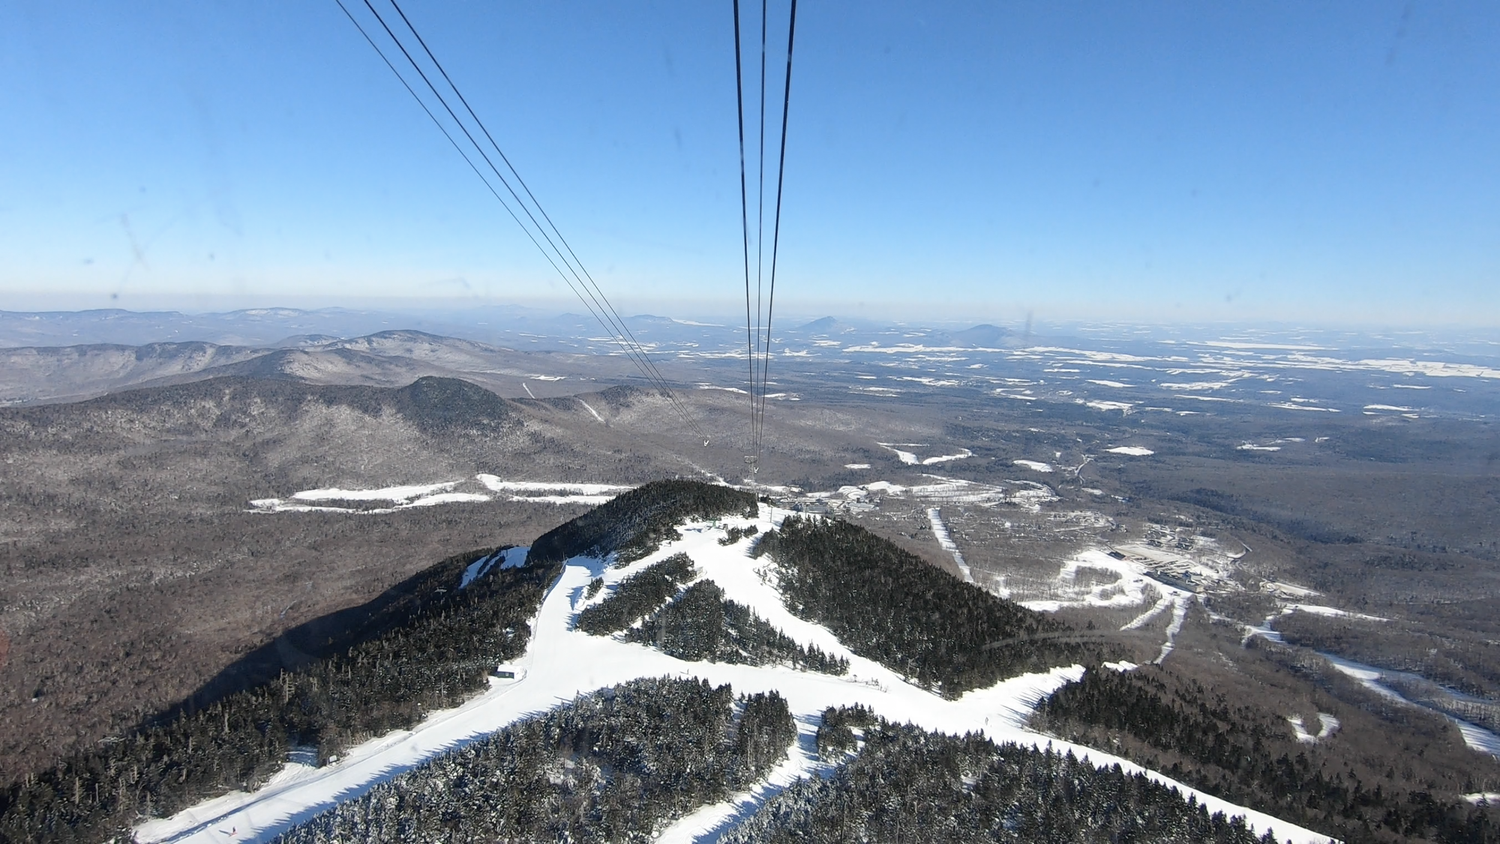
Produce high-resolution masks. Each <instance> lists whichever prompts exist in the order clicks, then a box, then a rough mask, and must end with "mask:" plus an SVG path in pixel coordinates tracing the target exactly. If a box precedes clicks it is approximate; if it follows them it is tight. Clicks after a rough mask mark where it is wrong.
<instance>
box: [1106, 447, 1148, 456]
mask: <svg viewBox="0 0 1500 844" xmlns="http://www.w3.org/2000/svg"><path fill="white" fill-rule="evenodd" d="M1105 451H1107V452H1109V453H1110V454H1127V455H1129V456H1131V457H1150V456H1151V455H1153V454H1155V453H1156V452H1154V451H1152V450H1151V449H1149V448H1142V447H1140V446H1138V445H1117V446H1115V447H1114V448H1106V449H1105Z"/></svg>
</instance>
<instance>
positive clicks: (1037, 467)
mask: <svg viewBox="0 0 1500 844" xmlns="http://www.w3.org/2000/svg"><path fill="white" fill-rule="evenodd" d="M1011 463H1012V464H1014V465H1016V466H1020V467H1022V468H1025V469H1030V470H1031V471H1033V472H1050V471H1052V464H1051V463H1043V462H1041V461H1039V460H1012V461H1011Z"/></svg>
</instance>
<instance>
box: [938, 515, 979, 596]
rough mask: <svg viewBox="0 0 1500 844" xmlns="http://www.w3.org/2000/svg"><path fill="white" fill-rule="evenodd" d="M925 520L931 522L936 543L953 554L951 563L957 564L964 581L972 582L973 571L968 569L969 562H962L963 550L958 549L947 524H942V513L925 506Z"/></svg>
mask: <svg viewBox="0 0 1500 844" xmlns="http://www.w3.org/2000/svg"><path fill="white" fill-rule="evenodd" d="M927 521H928V522H930V523H931V524H932V535H933V536H935V537H937V541H938V545H941V546H942V547H943V550H944V551H947V552H948V553H949V554H952V555H953V564H954V565H956V566H958V571H959V573H960V574H962V575H963V577H964V582H965V583H973V582H974V573H973V572H971V571H969V564H968V563H966V562H964V552H962V551H960V550H958V543H956V542H954V541H953V535H952V534H950V533H949V532H948V526H947V525H946V524H943V514H942V513H941V512H939V510H938V508H936V507H928V508H927Z"/></svg>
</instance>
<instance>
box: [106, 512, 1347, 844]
mask: <svg viewBox="0 0 1500 844" xmlns="http://www.w3.org/2000/svg"><path fill="white" fill-rule="evenodd" d="M784 515H786V513H785V512H784V511H773V510H771V509H770V508H768V507H762V508H761V512H760V514H759V518H757V519H756V520H754V522H751V521H750V520H745V519H726V520H722V521H720V522H719V523H718V524H717V525H716V526H711V525H710V524H707V523H699V524H689V525H686V526H684V527H683V528H682V534H683V538H682V540H681V541H678V542H672V543H667V544H664V545H663V547H662V548H661V549H660V550H659V551H658V552H657V553H655V554H652V555H651V556H649V557H647V558H645V559H643V560H641V561H638V562H636V563H633V564H632V565H630V566H628V567H626V568H624V569H616V568H613V567H609V566H607V565H606V564H605V563H604V562H603V561H600V560H596V559H587V558H577V559H573V560H569V561H568V563H567V564H566V566H565V568H564V570H563V573H562V575H561V576H560V577H559V579H558V581H557V582H556V583H555V584H554V585H553V586H552V588H551V590H550V591H549V592H548V593H547V595H546V597H545V598H544V599H543V602H542V605H541V608H540V610H539V611H538V613H537V616H536V618H535V620H534V621H533V624H532V631H533V632H532V640H531V646H530V647H529V648H528V650H527V652H526V654H525V655H524V656H523V657H522V658H521V659H519V660H517V661H516V662H515V667H516V669H517V671H516V675H517V677H518V678H519V679H517V680H515V681H505V680H500V681H492V683H493V685H492V686H491V688H490V689H489V691H487V692H485V693H483V694H481V695H479V696H478V697H475V698H474V699H473V700H470V701H469V702H467V703H465V704H464V705H462V706H459V707H457V708H455V709H450V710H445V711H442V712H435V713H432V714H431V715H429V716H428V717H427V718H426V719H424V720H423V721H422V722H421V723H420V724H418V725H417V726H416V727H415V728H413V729H411V730H400V731H396V732H393V733H390V734H388V735H385V736H382V737H380V738H377V739H373V740H371V741H368V742H366V743H364V744H362V745H360V746H358V747H356V748H353V749H351V750H350V751H349V752H348V753H346V754H345V755H344V757H343V758H342V759H340V760H339V761H338V762H336V763H332V764H329V765H327V766H326V767H323V768H309V767H306V766H288V769H287V770H286V771H284V772H283V773H282V774H281V775H278V776H277V777H276V778H274V779H273V780H272V781H271V782H269V783H267V784H266V785H265V786H263V787H262V788H260V789H259V790H257V791H256V792H254V793H252V794H245V793H235V794H230V795H226V796H224V797H220V798H217V799H215V800H211V801H207V802H205V803H202V804H199V805H197V806H194V807H192V808H190V809H187V810H184V811H183V812H180V813H178V814H177V815H175V816H174V817H172V818H168V819H162V820H155V821H151V822H149V823H146V824H143V825H142V826H140V827H138V828H137V830H136V836H137V840H139V841H142V842H195V844H196V842H205V843H206V842H216V843H217V842H225V841H231V840H232V841H236V842H240V841H252V842H254V841H267V840H269V839H271V838H273V837H275V836H276V835H278V834H279V833H281V832H284V831H286V830H287V829H289V828H291V827H292V826H294V825H296V824H298V823H300V822H303V821H306V820H308V819H309V818H311V817H313V816H315V815H317V814H318V813H320V812H322V811H325V810H327V809H329V808H332V807H333V806H334V805H336V804H338V803H340V802H343V801H346V800H350V799H353V798H356V797H358V796H360V795H362V794H364V793H365V792H367V791H369V789H370V788H372V787H373V786H375V785H376V784H378V783H381V782H385V781H387V780H389V779H391V778H392V777H395V776H397V775H399V774H401V773H402V772H404V771H407V770H410V769H412V768H414V767H416V766H418V765H420V764H422V763H423V762H424V761H426V760H428V759H431V758H433V757H434V756H437V755H439V754H441V753H444V752H447V751H449V750H452V749H455V748H458V747H461V746H463V745H465V744H468V743H470V742H473V741H475V740H477V739H479V738H482V737H484V736H486V735H488V734H490V733H492V732H495V731H496V730H499V729H502V728H504V727H506V726H508V725H510V724H512V723H515V722H516V721H519V720H521V719H523V718H526V717H528V716H531V715H536V714H539V713H542V712H545V711H547V710H549V709H551V708H553V707H555V706H557V705H559V704H561V703H566V702H568V701H570V700H572V699H573V698H574V697H575V696H576V695H579V694H582V693H587V692H590V691H593V690H594V689H598V688H601V687H604V686H610V685H614V684H617V683H623V682H626V681H629V680H632V679H635V678H638V677H653V676H664V675H675V676H684V677H701V678H705V679H707V680H708V681H710V682H712V683H715V684H721V683H729V684H732V686H733V687H734V689H735V691H736V693H754V692H769V691H778V692H780V693H781V695H782V696H783V697H784V698H786V700H787V703H788V705H789V706H790V708H791V711H792V714H793V716H794V717H795V718H796V719H797V722H798V725H799V734H800V738H799V741H798V742H797V743H795V744H794V746H793V748H792V749H791V751H790V752H789V754H788V757H787V759H786V760H785V761H784V762H783V764H781V765H780V766H778V767H777V768H776V769H775V772H773V774H772V775H771V776H770V777H768V779H767V780H766V781H764V782H762V783H761V784H760V785H758V786H757V787H756V788H755V789H754V790H752V791H751V792H749V793H746V794H741V795H737V796H736V797H735V798H733V799H731V800H729V801H725V802H723V803H718V804H713V805H711V806H705V807H702V808H700V809H699V810H697V811H695V812H693V813H690V814H689V815H688V816H686V817H684V818H682V819H680V820H679V821H678V822H677V823H676V824H673V825H672V826H671V827H670V828H669V831H670V832H671V834H672V836H673V838H672V839H671V840H676V841H686V840H694V841H697V840H714V839H715V838H717V837H718V836H719V835H720V834H722V832H723V831H724V829H726V828H727V822H731V821H733V820H734V819H735V818H738V817H740V816H743V815H746V814H748V813H749V812H751V811H753V809H754V807H755V806H756V805H758V804H759V803H760V802H763V801H764V800H765V799H767V798H768V797H769V796H770V795H771V794H774V793H775V792H776V791H777V790H779V789H781V788H784V787H785V786H786V785H787V784H790V783H791V782H793V781H795V780H796V779H797V778H798V777H801V776H805V775H807V774H808V773H810V772H811V771H813V770H814V769H815V767H816V765H817V764H819V763H818V762H817V760H816V758H815V757H814V756H813V751H812V750H811V749H810V745H809V744H808V741H809V740H810V733H811V731H812V730H815V728H816V726H815V725H816V724H817V723H818V721H819V717H820V715H821V713H822V711H823V710H824V709H826V708H827V707H829V706H841V705H850V704H855V703H859V704H863V705H865V706H868V707H870V708H871V709H873V710H874V711H875V712H876V713H878V714H880V715H881V716H883V717H885V718H887V719H890V720H892V721H896V722H909V723H912V724H915V725H916V726H919V727H922V728H924V729H928V730H934V731H941V732H944V733H950V734H962V733H965V732H969V731H976V732H981V733H984V734H985V735H986V736H988V737H989V738H990V739H992V740H994V741H996V742H1016V743H1018V744H1024V745H1032V746H1046V745H1049V744H1050V745H1051V746H1052V747H1053V748H1054V749H1055V750H1057V751H1059V752H1061V751H1064V750H1072V752H1073V753H1074V754H1075V755H1077V756H1080V757H1088V758H1090V759H1091V760H1093V761H1094V762H1095V763H1096V764H1099V765H1112V764H1119V765H1120V767H1121V768H1122V769H1123V770H1125V771H1126V772H1136V771H1144V769H1143V768H1141V767H1140V766H1139V765H1136V764H1134V763H1132V762H1129V761H1127V760H1125V759H1122V758H1119V757H1115V756H1112V755H1110V754H1106V753H1101V752H1099V751H1097V750H1092V749H1089V748H1085V747H1082V746H1078V745H1073V744H1070V743H1068V742H1064V741H1060V740H1057V739H1054V738H1050V737H1048V736H1044V735H1041V734H1039V733H1036V732H1033V731H1031V730H1028V729H1026V727H1025V723H1026V720H1027V718H1028V717H1029V716H1030V714H1031V711H1032V709H1033V707H1035V705H1036V704H1037V703H1038V702H1039V701H1040V700H1041V699H1042V698H1044V697H1045V696H1047V695H1048V694H1051V693H1052V692H1053V691H1054V690H1056V689H1057V688H1058V687H1060V686H1061V685H1063V684H1064V683H1067V682H1069V681H1071V680H1074V679H1077V678H1078V677H1080V676H1081V675H1082V673H1083V669H1082V667H1081V666H1076V665H1075V666H1069V667H1062V668H1055V669H1053V670H1051V671H1048V672H1046V673H1041V674H1028V675H1024V676H1020V677H1014V678H1011V679H1009V680H1005V681H1002V682H1000V683H997V684H996V685H994V686H992V687H990V688H986V689H979V690H975V691H972V692H969V693H967V694H965V695H964V696H962V697H961V698H959V699H957V700H945V699H943V698H941V697H939V696H937V695H934V694H932V693H930V692H927V691H924V690H923V689H920V688H917V687H916V686H913V685H911V684H909V683H907V682H906V681H905V680H904V679H902V678H901V677H900V676H899V675H897V674H896V673H894V672H892V671H891V670H889V669H887V668H885V667H884V666H882V665H880V664H879V663H876V662H873V661H871V660H868V659H864V658H862V657H859V656H856V655H854V654H852V653H851V652H850V651H849V650H848V648H846V647H844V646H843V644H842V643H840V642H839V641H838V639H837V637H835V636H834V635H833V634H832V633H830V632H829V631H828V630H826V629H824V628H822V627H819V626H817V625H814V624H811V623H809V622H807V621H804V620H802V619H800V618H797V617H795V616H793V615H792V614H791V613H790V612H789V611H788V610H787V609H786V608H785V606H784V605H783V604H782V602H781V598H780V593H778V592H777V591H776V589H775V587H774V585H773V583H772V581H773V579H774V578H773V574H772V567H771V564H770V563H769V562H768V561H764V560H761V561H756V560H752V559H750V558H749V557H748V556H747V551H748V548H749V545H750V541H751V540H749V539H746V540H742V541H740V542H737V543H735V544H733V545H730V546H721V545H719V544H718V540H719V539H720V538H722V537H723V536H724V535H725V534H724V528H725V527H728V526H743V525H749V524H752V523H754V524H756V525H757V526H758V527H759V528H760V529H761V530H762V531H764V530H767V529H769V528H771V527H773V526H774V524H775V523H778V522H779V521H780V520H781V518H782V517H783V516H784ZM677 552H686V553H687V554H688V556H690V557H692V559H693V560H694V562H695V563H696V564H697V567H698V570H699V572H700V573H701V576H702V577H705V578H709V579H712V580H714V581H715V582H716V583H718V585H719V586H720V587H721V588H723V589H724V592H725V597H726V598H729V599H730V600H734V601H737V602H740V603H743V604H747V605H749V606H751V607H752V608H754V610H755V611H756V612H757V613H759V614H760V615H761V616H762V617H763V618H765V619H766V620H768V621H770V622H771V623H772V624H774V625H776V626H777V627H780V628H781V629H782V630H783V631H784V632H785V633H786V634H787V635H788V636H790V637H791V638H793V639H795V640H797V641H798V642H801V643H803V644H813V645H817V646H818V647H819V648H822V649H823V650H824V651H826V652H828V653H830V654H831V655H835V656H843V657H845V658H847V659H848V660H849V666H850V668H849V673H848V674H847V675H845V676H843V677H835V676H831V675H826V674H817V673H811V672H803V671H798V670H794V669H792V668H789V667H786V666H748V665H722V664H715V663H692V662H684V661H682V660H679V659H675V658H673V657H669V656H667V655H665V654H663V653H661V652H659V651H656V650H653V649H651V648H647V647H645V646H643V645H637V644H627V643H625V642H621V641H618V640H615V639H613V638H601V637H596V636H590V635H587V634H585V633H581V632H578V631H575V630H573V629H572V622H573V617H574V615H575V614H576V610H577V609H578V608H579V607H581V606H582V604H583V602H584V598H583V595H584V590H585V589H586V588H587V586H588V583H589V581H590V580H592V579H593V578H595V577H602V578H603V579H604V580H605V583H606V584H607V585H612V584H615V583H618V582H619V581H620V580H622V579H624V578H625V577H626V576H628V575H630V574H631V573H633V572H635V571H639V570H640V569H641V568H643V567H645V566H647V565H649V564H651V563H653V562H656V561H658V560H660V559H663V558H665V557H666V556H669V555H671V554H674V553H677ZM511 561H512V559H511V557H509V556H507V559H506V562H507V563H511ZM1146 773H1147V774H1148V775H1149V776H1151V777H1152V778H1153V779H1156V780H1159V781H1161V782H1164V783H1166V784H1168V785H1172V786H1175V787H1177V788H1178V789H1179V790H1180V791H1182V792H1183V793H1184V794H1195V795H1197V798H1198V800H1199V802H1201V803H1203V804H1204V805H1206V806H1207V807H1208V808H1209V810H1210V811H1222V812H1225V813H1226V814H1229V815H1243V816H1245V817H1246V820H1247V822H1248V823H1249V824H1250V825H1251V826H1252V827H1254V828H1255V829H1256V830H1257V831H1258V832H1263V831H1265V830H1266V829H1272V830H1274V831H1275V834H1276V837H1277V838H1278V839H1279V840H1283V841H1284V840H1287V839H1291V840H1292V841H1294V842H1297V843H1298V844H1301V842H1323V841H1327V837H1326V836H1322V835H1318V834H1316V833H1313V832H1311V831H1309V830H1305V829H1301V828H1299V827H1296V826H1293V825H1291V824H1288V823H1285V822H1282V821H1279V820H1276V819H1274V818H1271V817H1270V816H1268V815H1264V814H1262V813H1259V812H1254V811H1248V810H1246V809H1244V808H1242V807H1239V806H1235V805H1233V804H1231V803H1228V802H1226V801H1224V800H1221V799H1219V798H1216V797H1212V796H1210V795H1207V794H1204V793H1202V792H1197V791H1194V790H1192V789H1189V788H1187V787H1186V786H1183V785H1181V784H1179V783H1176V782H1175V781H1173V780H1170V779H1167V778H1166V777H1163V776H1161V775H1160V774H1156V773H1153V772H1149V771H1146ZM230 833H233V834H232V836H231V835H230Z"/></svg>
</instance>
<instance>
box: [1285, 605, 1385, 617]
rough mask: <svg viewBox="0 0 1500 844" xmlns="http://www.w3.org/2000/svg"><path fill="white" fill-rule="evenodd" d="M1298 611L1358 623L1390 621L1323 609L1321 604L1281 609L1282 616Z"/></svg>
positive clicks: (1332, 609) (1361, 614)
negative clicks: (1348, 619)
mask: <svg viewBox="0 0 1500 844" xmlns="http://www.w3.org/2000/svg"><path fill="white" fill-rule="evenodd" d="M1298 611H1301V612H1305V613H1310V614H1312V615H1321V616H1327V617H1330V618H1353V619H1358V620H1360V621H1390V619H1388V618H1382V617H1381V616H1378V615H1365V614H1364V613H1362V612H1350V611H1349V610H1341V609H1338V608H1337V607H1325V606H1323V605H1321V604H1288V605H1287V606H1286V607H1285V608H1284V609H1282V613H1283V614H1285V613H1292V612H1298Z"/></svg>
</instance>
